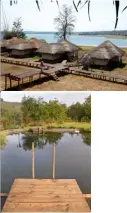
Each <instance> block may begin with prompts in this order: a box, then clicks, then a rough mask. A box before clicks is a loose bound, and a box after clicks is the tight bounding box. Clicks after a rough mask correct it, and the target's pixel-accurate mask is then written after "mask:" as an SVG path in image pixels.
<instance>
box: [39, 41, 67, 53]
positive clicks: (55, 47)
mask: <svg viewBox="0 0 127 213" xmlns="http://www.w3.org/2000/svg"><path fill="white" fill-rule="evenodd" d="M36 52H38V53H42V54H51V55H56V54H63V53H65V50H64V49H63V46H62V45H61V44H59V43H49V44H44V45H43V46H42V47H41V48H39V49H38V50H37V51H36Z"/></svg>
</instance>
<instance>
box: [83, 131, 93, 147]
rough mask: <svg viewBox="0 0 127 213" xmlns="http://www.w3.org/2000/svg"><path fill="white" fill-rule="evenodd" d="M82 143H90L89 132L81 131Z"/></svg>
mask: <svg viewBox="0 0 127 213" xmlns="http://www.w3.org/2000/svg"><path fill="white" fill-rule="evenodd" d="M82 139H83V143H85V144H87V145H89V146H90V145H91V134H90V133H82Z"/></svg>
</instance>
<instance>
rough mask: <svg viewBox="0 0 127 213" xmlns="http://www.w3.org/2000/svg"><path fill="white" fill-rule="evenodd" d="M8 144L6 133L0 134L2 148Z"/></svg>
mask: <svg viewBox="0 0 127 213" xmlns="http://www.w3.org/2000/svg"><path fill="white" fill-rule="evenodd" d="M5 144H6V133H5V132H4V131H3V132H2V131H1V132H0V147H2V146H4V145H5Z"/></svg>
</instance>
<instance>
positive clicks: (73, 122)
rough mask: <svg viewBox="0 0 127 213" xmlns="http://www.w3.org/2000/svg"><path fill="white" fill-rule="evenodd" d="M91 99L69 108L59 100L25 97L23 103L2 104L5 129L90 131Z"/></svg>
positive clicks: (2, 119) (2, 118)
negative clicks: (76, 129) (38, 127)
mask: <svg viewBox="0 0 127 213" xmlns="http://www.w3.org/2000/svg"><path fill="white" fill-rule="evenodd" d="M90 120H91V97H88V98H87V99H86V100H84V103H82V104H81V103H79V102H77V103H75V104H72V105H71V106H69V107H67V106H66V104H62V103H60V102H59V101H58V100H57V99H54V100H50V101H49V102H45V101H44V100H43V98H39V99H35V98H32V97H24V98H23V99H22V102H21V103H10V102H4V101H3V102H1V121H2V125H3V129H12V128H13V129H15V128H19V127H23V128H24V127H27V126H28V127H29V126H37V125H38V126H43V125H44V126H45V127H46V126H47V127H48V128H55V127H56V128H78V129H79V128H83V129H84V130H86V131H90Z"/></svg>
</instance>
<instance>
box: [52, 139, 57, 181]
mask: <svg viewBox="0 0 127 213" xmlns="http://www.w3.org/2000/svg"><path fill="white" fill-rule="evenodd" d="M52 149H53V150H52V178H53V179H55V166H56V150H55V143H53V147H52Z"/></svg>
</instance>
